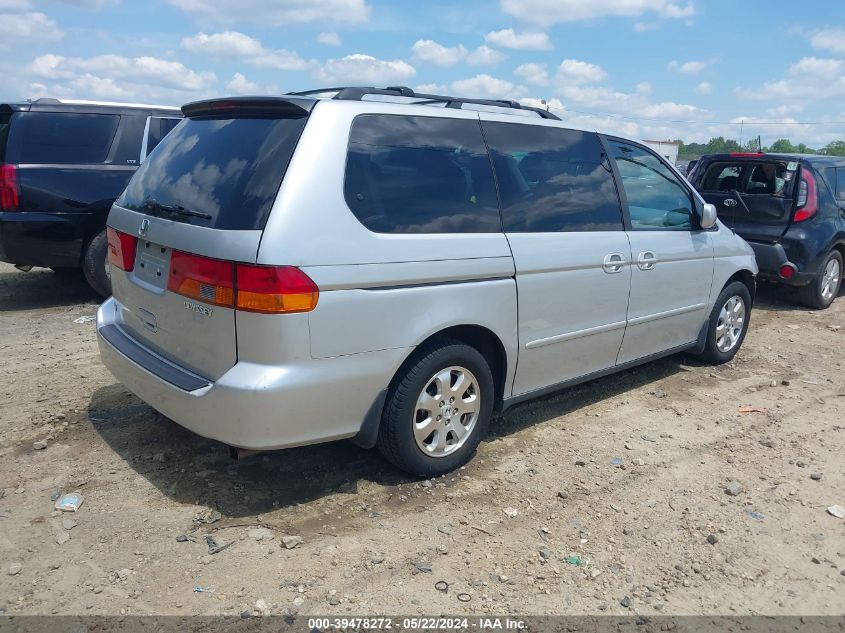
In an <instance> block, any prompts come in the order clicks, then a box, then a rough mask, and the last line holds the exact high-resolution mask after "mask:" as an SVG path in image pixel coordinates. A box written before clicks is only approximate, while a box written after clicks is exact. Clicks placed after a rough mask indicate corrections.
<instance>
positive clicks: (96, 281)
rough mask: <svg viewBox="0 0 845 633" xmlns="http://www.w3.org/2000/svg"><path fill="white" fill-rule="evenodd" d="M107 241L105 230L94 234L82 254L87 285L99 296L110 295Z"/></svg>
mask: <svg viewBox="0 0 845 633" xmlns="http://www.w3.org/2000/svg"><path fill="white" fill-rule="evenodd" d="M108 265H109V264H108V241H107V238H106V231H105V229H103V231H102V232H100V233H98V234H97V235H95V236H94V239H93V240H91V241H90V242H89V243H88V246H87V247H86V249H85V253H84V254H83V256H82V272H83V273H84V274H85V280H86V281H87V282H88V285H89V286H91V287H92V288H93V289H94V292H96V293H97V294H98V295H100V296H101V297H108V296H110V295H111V279H109V275H108V272H107V271H108V268H107V267H108Z"/></svg>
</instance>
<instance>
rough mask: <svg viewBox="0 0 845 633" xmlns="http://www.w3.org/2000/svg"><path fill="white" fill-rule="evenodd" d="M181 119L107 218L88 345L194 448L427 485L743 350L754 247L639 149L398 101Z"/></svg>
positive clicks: (552, 120)
mask: <svg viewBox="0 0 845 633" xmlns="http://www.w3.org/2000/svg"><path fill="white" fill-rule="evenodd" d="M182 110H183V113H184V115H185V119H184V120H183V121H182V122H181V123H179V125H178V126H177V127H176V128H175V129H174V130H173V131H172V132H171V133H170V134H169V135H168V136H167V137H166V138H165V139H164V140H163V141H162V142H161V144H160V145H159V146H158V147H157V148H156V149H155V151H154V152H153V153H152V154H151V155H150V157H149V159H148V160H147V161H146V162H145V163H144V164H143V165H142V166H141V168H140V169H139V170H138V172H137V173H136V174H135V175H134V176H133V178H132V180H131V181H130V183H129V185H128V187H127V189H126V191H125V192H124V193H123V195H122V196H121V197H120V198H119V199H118V200H117V202H116V203H115V205H114V207H113V208H112V211H111V213H110V215H109V219H108V226H109V231H108V240H109V260H110V264H111V279H112V286H113V292H114V296H113V297H112V298H110V299H108V300H107V301H106V302H105V303H104V304H103V305H102V306H101V307H100V309H99V311H98V314H97V332H98V339H99V345H100V351H101V356H102V359H103V362H104V363H105V364H106V366H107V367H108V368H109V369H110V370H111V372H112V373H113V374H114V375H115V376H116V377H117V378H118V380H120V381H121V382H122V383H123V384H124V385H126V387H127V388H128V389H130V390H131V391H132V392H133V393H135V394H137V395H138V397H140V398H141V399H142V400H144V401H145V402H147V403H149V404H150V405H151V406H152V407H154V408H156V409H157V410H158V411H160V412H161V413H163V414H164V415H166V416H167V417H169V418H171V419H172V420H174V421H175V422H177V423H178V424H181V425H182V426H185V427H187V428H188V429H190V430H192V431H194V432H196V433H198V434H200V435H203V436H206V437H209V438H213V439H216V440H219V441H220V442H224V443H226V444H228V445H229V446H231V447H235V448H238V449H249V450H269V449H278V448H284V447H292V446H301V445H305V444H311V443H316V442H326V441H331V440H339V439H343V438H352V439H353V440H354V441H355V442H356V443H358V444H359V445H362V446H365V447H373V446H378V448H379V449H380V451H381V452H382V454H383V455H384V456H385V457H386V458H387V459H388V460H389V461H390V462H392V463H393V464H395V465H396V466H398V467H399V468H401V469H403V470H405V471H407V472H409V473H412V474H414V475H421V476H434V475H439V474H443V473H446V472H449V471H451V470H453V469H455V468H457V467H459V466H461V465H463V464H465V463H466V462H467V461H468V460H469V459H470V458H471V457H472V455H473V454H474V452H475V449H476V448H477V446H478V444H479V442H480V441H481V440H482V439H483V437H484V436H485V434H486V432H487V429H488V426H489V424H490V422H491V419H492V418H493V417H494V415H495V414H497V413H498V412H501V411H502V410H503V409H504V408H506V407H508V406H510V405H512V404H514V403H517V402H520V401H523V400H526V399H528V398H533V397H536V396H540V395H543V394H547V393H549V392H551V391H554V390H557V389H560V388H563V387H566V386H568V385H573V384H575V383H578V382H583V381H586V380H589V379H592V378H596V377H599V376H602V375H606V374H609V373H612V372H615V371H619V370H622V369H625V368H629V367H631V366H634V365H637V364H640V363H644V362H647V361H649V360H653V359H656V358H659V357H662V356H666V355H669V354H674V353H677V352H681V351H688V352H691V353H694V354H698V355H699V356H700V357H702V358H703V359H706V360H707V361H709V362H713V363H723V362H726V361H729V360H730V359H732V358H733V356H734V355H735V354H736V353H737V351H738V350H739V348H740V346H741V345H742V342H743V339H744V337H745V334H746V331H747V328H748V324H749V317H750V313H751V306H752V299H753V296H754V291H755V277H756V274H757V265H756V263H755V260H754V253H753V252H752V251H751V249H750V248H749V246H748V245H747V244H746V243H745V242H744V241H743V240H742V239H741V238H739V237H738V236H736V235H735V234H734V233H733V232H731V231H730V230H728V229H727V228H725V227H724V226H723V225H721V224H720V223H719V222H718V221H717V219H716V214H715V209H714V208H713V207H712V206H711V205H707V204H705V203H704V201H703V200H702V199H701V197H700V196H699V195H698V193H696V192H695V190H694V189H693V188H692V187H691V186H690V185H689V184H688V183H687V182H686V180H684V178H683V177H682V176H680V175H679V173H678V172H677V171H676V170H675V169H674V168H673V167H672V166H670V165H669V164H667V163H666V162H665V161H664V160H663V159H662V158H661V157H660V156H658V155H657V154H655V153H653V152H652V151H651V150H649V149H648V148H647V147H644V146H643V145H641V144H639V143H636V142H632V141H629V140H626V139H622V138H616V137H612V136H606V135H602V134H598V133H596V132H591V131H582V130H576V129H572V128H571V127H569V126H567V125H565V124H564V123H563V122H561V121H560V120H558V119H557V118H556V117H555V116H554V115H552V114H550V113H548V112H546V111H544V110H535V109H532V108H528V107H524V106H520V105H519V104H517V103H513V102H505V101H489V100H473V99H458V98H455V97H449V96H442V95H429V94H417V93H414V92H413V91H412V90H410V89H408V88H401V87H400V88H387V89H374V88H346V89H332V90H331V91H327V90H324V91H314V92H311V93H298V94H291V95H284V96H281V97H267V98H262V97H246V98H232V99H219V100H211V101H203V102H198V103H192V104H189V105H186V106H185V107H183V109H182Z"/></svg>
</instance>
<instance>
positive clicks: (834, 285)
mask: <svg viewBox="0 0 845 633" xmlns="http://www.w3.org/2000/svg"><path fill="white" fill-rule="evenodd" d="M841 284H842V255H841V254H840V253H839V251H831V252H830V254H829V255H828V256H827V258H825V260H824V263H823V264H822V265H821V266H820V267H819V271H818V272H817V273H816V276H815V277H814V278H813V281H811V282H810V283H809V284H807V285H806V286H804V287H802V288H800V289H799V290H798V299H799V300H800V301H801V303H802V304H804V305H805V306H807V307H809V308H815V309H817V310H824V309H825V308H827V307H829V306H830V304H831V303H833V300H834V299H836V297H837V295H839V286H840V285H841Z"/></svg>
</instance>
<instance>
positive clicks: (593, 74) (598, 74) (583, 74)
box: [557, 59, 607, 84]
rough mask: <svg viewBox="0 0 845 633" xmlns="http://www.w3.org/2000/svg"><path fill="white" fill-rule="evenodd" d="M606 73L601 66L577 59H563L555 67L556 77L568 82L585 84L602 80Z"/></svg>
mask: <svg viewBox="0 0 845 633" xmlns="http://www.w3.org/2000/svg"><path fill="white" fill-rule="evenodd" d="M605 77H607V73H606V72H605V71H604V69H603V68H602V67H601V66H597V65H596V64H591V63H589V62H582V61H579V60H577V59H564V60H563V61H562V62H561V63H560V66H558V67H557V79H558V81H561V82H566V83H569V84H586V83H597V82H599V81H604V79H605Z"/></svg>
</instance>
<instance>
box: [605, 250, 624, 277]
mask: <svg viewBox="0 0 845 633" xmlns="http://www.w3.org/2000/svg"><path fill="white" fill-rule="evenodd" d="M626 263H627V262H626V261H625V256H624V255H623V254H622V253H609V254H608V255H605V256H604V263H603V264H602V269H604V272H606V273H607V274H609V275H612V274H613V273H618V272H621V271H622V268H624V266H625V264H626Z"/></svg>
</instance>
